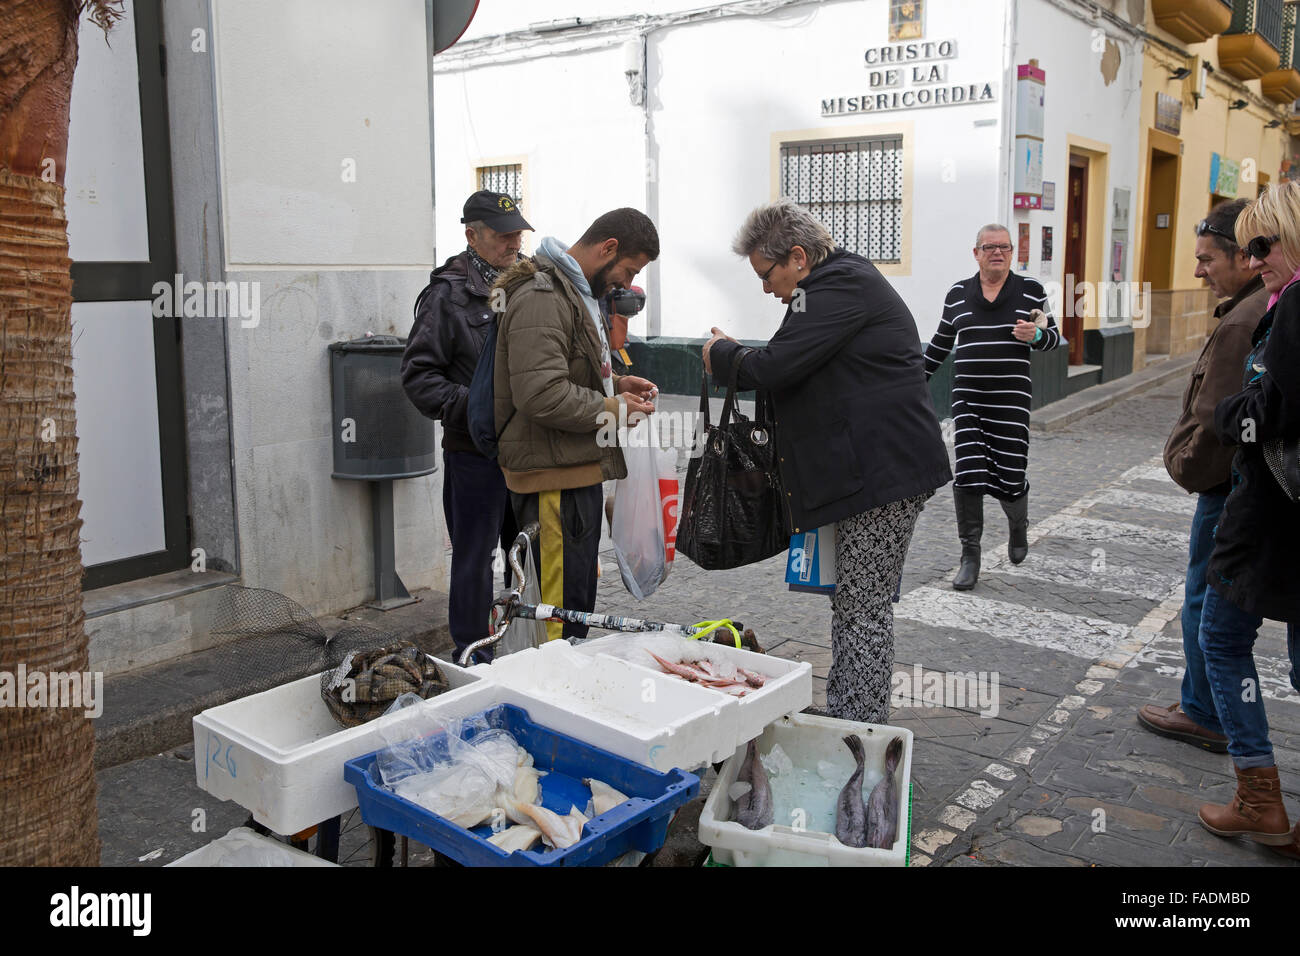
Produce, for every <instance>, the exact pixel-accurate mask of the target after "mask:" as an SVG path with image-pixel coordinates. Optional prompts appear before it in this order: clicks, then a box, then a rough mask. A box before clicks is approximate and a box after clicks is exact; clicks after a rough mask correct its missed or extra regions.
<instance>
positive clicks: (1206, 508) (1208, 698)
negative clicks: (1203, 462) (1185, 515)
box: [1182, 494, 1228, 734]
mask: <svg viewBox="0 0 1300 956" xmlns="http://www.w3.org/2000/svg"><path fill="white" fill-rule="evenodd" d="M1227 500H1228V496H1227V495H1216V494H1203V495H1200V496H1199V497H1198V498H1197V501H1196V513H1195V515H1193V517H1192V533H1191V540H1190V542H1189V545H1188V556H1187V582H1186V586H1185V588H1184V590H1183V657H1184V658H1186V660H1187V668H1186V670H1184V671H1183V700H1182V705H1183V713H1185V714H1186V715H1187V716H1188V717H1190V718H1192V720H1194V721H1196V722H1197V723H1198V724H1200V725H1201V726H1202V727H1204V728H1205V729H1206V730H1210V731H1213V732H1214V733H1216V734H1222V733H1223V726H1222V725H1221V724H1220V723H1219V715H1218V712H1217V710H1216V708H1215V706H1214V695H1213V693H1212V692H1211V690H1210V679H1209V677H1207V676H1206V673H1205V658H1204V657H1203V656H1202V655H1201V641H1200V635H1201V608H1202V606H1203V605H1204V604H1205V591H1206V588H1207V587H1208V585H1207V584H1206V583H1205V568H1206V565H1208V564H1209V563H1210V553H1211V552H1213V551H1214V526H1215V525H1216V524H1218V521H1219V515H1220V514H1221V513H1222V512H1223V503H1224V502H1225V501H1227Z"/></svg>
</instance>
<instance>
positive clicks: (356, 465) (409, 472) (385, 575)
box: [329, 335, 438, 611]
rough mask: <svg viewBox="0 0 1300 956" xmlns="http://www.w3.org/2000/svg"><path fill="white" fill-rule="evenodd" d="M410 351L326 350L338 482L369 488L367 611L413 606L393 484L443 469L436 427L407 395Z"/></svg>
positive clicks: (381, 347) (391, 338)
mask: <svg viewBox="0 0 1300 956" xmlns="http://www.w3.org/2000/svg"><path fill="white" fill-rule="evenodd" d="M405 350H406V340H405V339H401V338H398V337H397V336H395V335H371V336H366V337H364V338H359V339H353V340H351V341H350V342H334V343H331V344H330V346H329V353H330V396H331V409H332V412H333V416H332V417H333V421H332V422H331V427H330V434H331V435H332V436H333V443H334V471H333V477H335V478H341V479H346V480H352V481H368V482H370V487H371V512H372V520H373V524H374V554H375V599H374V601H372V602H371V603H370V605H369V606H370V607H376V608H379V609H381V610H385V611H387V610H391V609H392V608H395V607H401V606H402V605H404V604H410V603H411V602H412V601H414V600H415V599H414V598H412V597H411V595H410V592H408V591H407V590H406V586H405V585H404V584H402V579H401V578H399V577H398V576H397V571H396V569H395V567H394V561H395V558H394V541H393V481H394V480H396V479H399V478H418V477H420V476H421V475H428V474H432V473H433V472H434V471H436V470H437V468H438V446H437V432H436V430H435V427H434V422H433V421H432V420H431V419H428V418H425V417H424V416H423V415H421V414H420V412H419V411H418V410H417V409H416V408H415V406H414V405H412V404H411V402H410V400H409V399H408V398H407V397H406V392H405V391H404V390H403V389H402V353H403V352H404V351H405Z"/></svg>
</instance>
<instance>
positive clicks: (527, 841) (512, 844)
mask: <svg viewBox="0 0 1300 956" xmlns="http://www.w3.org/2000/svg"><path fill="white" fill-rule="evenodd" d="M541 838H542V831H541V830H538V829H537V828H536V827H533V826H523V825H516V826H513V827H506V828H505V829H504V830H502V831H500V832H499V833H494V834H492V835H491V836H490V837H488V838H487V839H488V842H489V843H491V844H492V845H493V846H496V847H500V848H501V849H502V850H505V851H506V852H507V853H514V852H515V851H516V850H527V849H528V848H529V847H531V846H532V845H533V844H534V843H536V842H537V841H538V840H540V839H541Z"/></svg>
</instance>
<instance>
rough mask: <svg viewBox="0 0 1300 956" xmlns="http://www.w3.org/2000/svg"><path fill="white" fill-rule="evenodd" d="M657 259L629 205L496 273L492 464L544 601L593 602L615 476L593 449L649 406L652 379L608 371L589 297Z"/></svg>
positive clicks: (648, 231)
mask: <svg viewBox="0 0 1300 956" xmlns="http://www.w3.org/2000/svg"><path fill="white" fill-rule="evenodd" d="M658 257H659V235H658V233H657V232H656V230H655V227H654V223H652V222H651V221H650V220H649V218H647V217H646V216H645V215H644V214H643V213H640V212H638V211H637V210H635V209H615V210H614V211H612V212H607V213H605V214H604V215H603V216H601V217H600V218H599V219H597V220H596V221H595V222H594V223H592V224H591V226H590V228H588V229H587V231H586V232H585V233H583V235H582V238H581V239H579V240H578V241H577V242H575V243H574V244H573V246H572V247H570V246H566V245H565V244H564V243H562V242H560V241H559V240H557V239H555V238H553V237H547V238H545V239H543V240H542V241H541V243H540V244H539V246H538V249H537V254H536V256H535V257H534V259H533V261H532V262H521V263H519V264H518V265H516V266H515V267H513V268H512V269H511V270H510V271H509V272H507V273H506V274H504V275H503V276H501V278H500V279H499V280H498V281H497V285H496V288H497V289H500V290H503V291H504V292H505V313H504V315H502V317H501V319H500V326H499V328H498V330H497V352H496V370H495V378H494V380H493V384H494V392H495V395H494V406H493V407H494V411H495V417H496V428H497V433H498V436H499V438H498V442H497V447H498V452H497V460H498V462H499V463H500V465H501V471H502V473H503V474H504V475H505V481H506V487H507V488H508V489H510V502H511V505H512V506H513V508H514V512H515V518H516V520H517V521H518V523H519V526H520V527H521V528H522V527H524V526H525V525H526V524H527V523H528V522H530V521H537V522H539V523H540V525H541V534H540V535H539V540H537V541H535V542H534V544H533V560H534V562H535V564H536V567H537V568H538V575H539V577H540V579H541V580H540V584H541V592H542V603H544V604H552V605H557V606H560V607H564V608H567V609H569V610H571V611H592V610H594V609H595V606H596V555H597V552H598V550H599V548H600V527H601V516H602V511H603V507H604V495H603V494H602V491H601V482H602V481H605V480H608V479H613V478H623V477H626V475H627V467H626V465H625V464H624V461H623V453H622V451H621V450H620V449H619V448H617V447H615V446H611V447H601V444H600V443H599V442H598V441H597V435H598V434H608V433H609V431H610V429H606V428H603V426H604V425H606V424H607V423H609V422H610V421H611V420H612V421H614V422H616V423H621V422H620V419H622V420H624V421H625V420H626V416H627V415H629V414H632V413H637V412H639V413H643V414H649V413H650V412H653V411H654V404H653V398H654V396H655V395H656V394H658V389H657V388H655V386H654V384H653V383H651V382H649V381H647V380H646V379H643V378H638V377H636V376H632V375H621V376H620V375H614V374H613V367H612V365H611V362H610V348H609V340H608V338H607V336H606V334H605V323H604V318H603V317H602V315H601V313H600V306H599V305H598V304H597V303H598V302H599V300H600V299H601V298H602V297H603V296H604V295H605V294H606V293H607V292H608V291H609V290H611V289H614V288H623V289H625V288H627V287H628V286H629V285H630V284H631V282H632V280H633V279H635V278H636V275H637V273H638V272H640V271H641V270H642V269H644V268H645V267H646V265H647V264H649V263H650V262H652V261H654V260H655V259H657V258H658ZM547 633H548V636H549V637H550V638H551V639H552V640H554V639H556V638H559V637H566V638H568V637H578V638H581V637H586V636H587V628H586V626H585V625H580V624H572V623H565V624H564V625H562V626H561V625H560V624H553V623H552V624H547Z"/></svg>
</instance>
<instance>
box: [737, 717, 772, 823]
mask: <svg viewBox="0 0 1300 956" xmlns="http://www.w3.org/2000/svg"><path fill="white" fill-rule="evenodd" d="M727 796H729V797H731V799H732V801H733V802H734V803H735V804H736V822H737V823H739V824H740V825H741V826H743V827H745V828H746V829H749V830H761V829H763V827H766V826H770V825H771V823H772V819H773V815H774V814H773V808H772V785H771V783H769V782H768V779H767V771H765V770H764V769H763V761H762V760H760V759H759V756H758V741H757V739H755V740H751V741H750V742H749V747H748V748H747V749H746V750H745V760H744V762H743V763H742V764H741V765H740V771H739V772H738V773H737V774H736V782H735V783H733V784H732V785H731V787H730V788H729V789H728V791H727Z"/></svg>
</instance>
